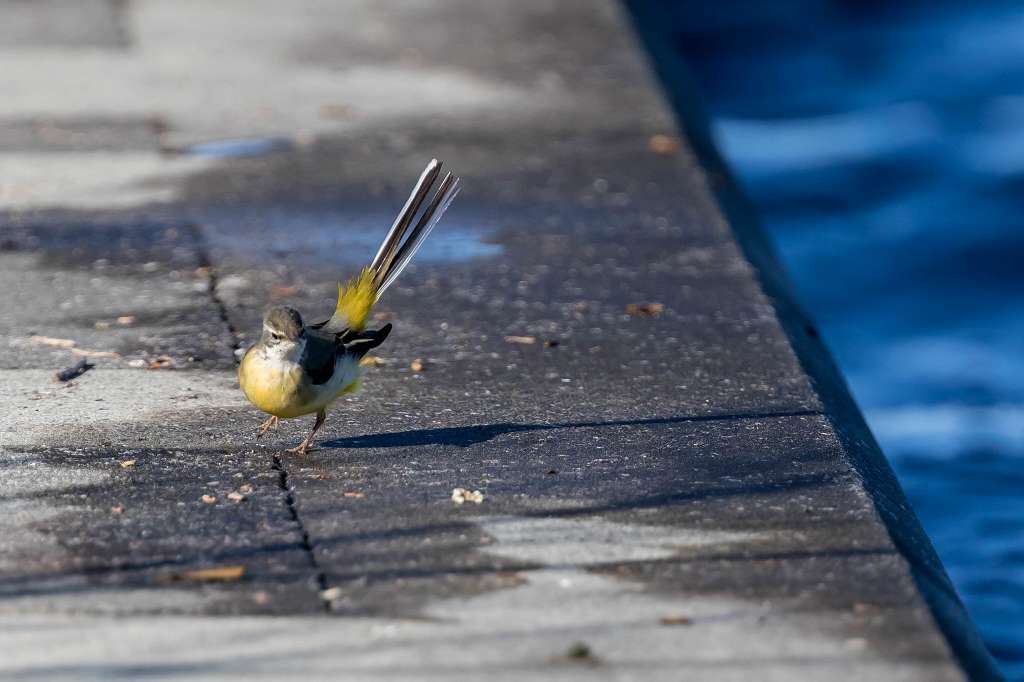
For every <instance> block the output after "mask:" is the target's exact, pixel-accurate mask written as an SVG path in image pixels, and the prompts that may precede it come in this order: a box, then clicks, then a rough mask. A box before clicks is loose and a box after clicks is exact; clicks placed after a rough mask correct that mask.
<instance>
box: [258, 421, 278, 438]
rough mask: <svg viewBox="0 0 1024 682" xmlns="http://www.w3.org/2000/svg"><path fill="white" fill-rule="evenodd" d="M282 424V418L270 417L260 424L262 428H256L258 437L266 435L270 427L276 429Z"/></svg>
mask: <svg viewBox="0 0 1024 682" xmlns="http://www.w3.org/2000/svg"><path fill="white" fill-rule="evenodd" d="M280 424H281V420H280V419H278V418H277V417H269V418H268V419H267V420H266V421H265V422H263V423H262V424H260V428H259V429H257V430H256V437H257V438H259V437H260V436H263V435H266V433H267V431H269V430H270V429H276V428H277V427H278V426H279V425H280Z"/></svg>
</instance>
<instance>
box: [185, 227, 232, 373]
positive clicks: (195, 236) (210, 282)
mask: <svg viewBox="0 0 1024 682" xmlns="http://www.w3.org/2000/svg"><path fill="white" fill-rule="evenodd" d="M187 229H188V230H189V231H190V232H191V233H192V241H193V243H194V244H195V251H196V262H197V263H198V267H200V268H205V270H206V273H207V274H206V276H207V280H206V282H207V289H206V292H207V294H209V296H210V300H211V301H212V302H213V305H214V307H215V308H216V309H217V314H218V315H219V316H220V319H221V321H222V322H224V326H225V327H227V330H228V334H229V335H230V336H231V357H232V358H234V361H235V364H236V365H237V364H238V363H239V362H241V358H240V357H239V356H238V351H239V350H240V349H241V347H242V336H241V334H239V333H238V329H236V328H235V325H234V324H233V323H232V322H231V317H230V316H229V315H228V307H227V304H225V303H224V301H223V299H221V297H220V296H219V295H218V294H217V282H218V279H219V277H218V275H217V269H216V268H215V267H214V265H213V261H212V260H211V258H210V253H209V249H208V248H207V245H206V237H205V236H204V235H203V231H202V230H201V229H200V228H199V226H198V225H196V224H195V223H189V224H188V226H187Z"/></svg>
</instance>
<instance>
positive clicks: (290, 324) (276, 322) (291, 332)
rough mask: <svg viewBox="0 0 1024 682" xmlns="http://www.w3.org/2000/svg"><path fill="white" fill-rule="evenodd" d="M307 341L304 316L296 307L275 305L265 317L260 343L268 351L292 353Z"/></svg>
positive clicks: (282, 353) (284, 353)
mask: <svg viewBox="0 0 1024 682" xmlns="http://www.w3.org/2000/svg"><path fill="white" fill-rule="evenodd" d="M305 342H306V328H305V326H304V325H303V324H302V316H301V315H299V312H298V311H297V310H295V309H294V308H289V307H287V306H274V307H273V308H270V309H269V310H268V311H267V314H266V315H264V317H263V336H262V337H261V338H260V343H262V344H263V346H264V347H265V348H266V349H267V350H268V352H275V353H280V354H281V355H287V354H290V353H291V352H292V351H294V350H295V349H296V348H299V349H300V350H301V347H302V346H304V345H305Z"/></svg>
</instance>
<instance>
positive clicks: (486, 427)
mask: <svg viewBox="0 0 1024 682" xmlns="http://www.w3.org/2000/svg"><path fill="white" fill-rule="evenodd" d="M821 414H822V413H821V412H820V411H819V410H792V411H787V412H733V413H727V414H702V415H684V416H677V417H652V418H647V419H617V420H609V421H578V422H558V423H550V424H545V423H537V424H521V423H515V422H499V423H497V424H474V425H471V426H449V427H444V428H436V429H412V430H409V431H390V432H386V433H375V434H368V435H364V436H350V437H348V438H334V439H332V440H328V441H324V442H322V443H321V447H327V448H356V449H359V448H402V447H414V446H417V445H454V446H456V447H461V448H468V447H471V446H473V445H478V444H480V443H486V442H488V441H490V440H493V439H494V438H497V437H498V436H503V435H505V434H508V433H520V432H524V431H553V430H557V429H582V428H601V427H617V426H658V425H663V424H686V423H694V422H714V421H735V420H743V419H771V418H774V417H807V416H820V415H821Z"/></svg>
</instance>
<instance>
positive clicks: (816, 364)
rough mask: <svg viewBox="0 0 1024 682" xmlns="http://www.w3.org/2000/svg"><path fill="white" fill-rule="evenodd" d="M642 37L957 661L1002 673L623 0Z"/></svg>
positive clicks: (668, 69) (644, 19)
mask: <svg viewBox="0 0 1024 682" xmlns="http://www.w3.org/2000/svg"><path fill="white" fill-rule="evenodd" d="M624 5H625V8H626V10H627V12H626V13H627V14H628V15H629V16H630V18H631V19H632V21H633V24H634V27H635V28H636V32H637V34H638V38H639V41H640V42H641V43H642V44H643V45H644V47H646V49H647V56H648V59H649V61H650V62H651V65H652V67H653V69H654V72H655V74H656V75H657V77H658V79H659V81H660V82H661V84H662V86H663V90H664V94H665V97H666V98H667V100H668V102H669V104H670V105H671V107H672V110H673V112H674V114H675V117H676V121H677V124H678V125H679V127H680V129H681V130H682V132H683V133H684V135H685V136H686V137H687V140H688V142H689V144H690V147H691V149H692V150H693V153H694V154H695V155H696V157H697V161H698V162H699V164H700V166H701V167H702V168H703V170H704V172H705V174H706V176H707V185H708V190H709V191H710V192H711V194H712V195H713V196H714V198H715V200H716V202H717V204H718V208H719V210H720V211H721V213H722V215H723V217H724V219H725V220H726V221H727V222H728V224H729V227H730V229H731V230H732V232H733V234H734V235H735V237H736V240H737V242H738V243H739V246H740V248H741V249H742V251H743V253H744V255H745V256H746V258H747V259H748V260H749V261H750V264H751V265H752V266H753V267H754V269H755V270H756V271H757V277H758V280H759V283H760V285H761V287H762V289H763V290H764V292H765V294H766V295H767V296H768V298H769V299H770V300H771V302H772V305H773V306H774V308H775V311H776V315H777V317H778V319H779V323H780V324H781V326H782V328H783V330H784V331H785V333H786V336H787V337H788V338H789V341H790V345H791V346H792V348H793V351H794V353H795V354H796V356H797V358H798V360H799V362H800V365H801V367H802V368H803V369H804V371H805V372H806V373H807V375H808V376H809V378H810V380H811V382H812V384H813V386H814V389H815V391H816V392H817V393H818V396H819V398H820V399H821V402H822V404H823V406H824V408H825V415H826V417H827V418H828V419H829V421H830V422H831V423H832V425H833V427H834V428H835V430H836V433H837V434H838V436H839V439H840V442H841V443H842V445H843V449H844V451H845V453H846V455H847V456H848V457H849V459H850V463H851V465H852V466H853V468H854V470H855V471H856V472H857V473H858V475H859V476H860V478H861V480H862V482H863V485H864V488H865V490H866V491H867V493H868V494H869V495H870V497H871V499H872V501H873V502H874V505H875V509H876V510H877V512H878V514H879V516H880V518H881V519H882V521H883V523H884V524H885V526H886V529H887V531H888V533H889V536H890V538H891V539H892V542H893V544H894V545H895V546H896V549H897V550H898V551H899V553H900V554H901V555H902V556H903V557H904V559H905V560H906V561H907V563H908V565H909V568H910V571H911V574H912V576H913V578H914V581H915V583H916V584H917V587H918V589H919V590H920V592H921V595H922V597H923V598H924V600H925V602H926V603H927V604H928V607H929V609H930V610H931V613H932V616H933V617H934V619H935V622H936V624H937V625H938V627H939V629H940V630H941V631H942V633H943V635H944V636H945V638H946V641H947V642H948V643H949V646H950V649H951V650H952V652H953V654H954V656H955V657H956V659H957V661H958V662H959V664H960V665H961V667H962V668H963V670H964V672H965V673H966V674H967V675H968V676H969V677H970V678H971V679H972V680H1001V679H1003V676H1002V674H1001V673H1000V671H999V669H998V668H997V667H996V664H995V661H994V659H993V658H992V656H991V654H990V653H989V652H988V649H987V648H986V646H985V643H984V641H983V640H982V638H981V634H980V633H979V632H978V629H977V627H976V626H975V624H974V622H973V621H972V620H971V617H970V615H969V614H968V612H967V609H966V608H965V607H964V605H963V602H962V601H961V600H960V597H959V596H958V595H957V593H956V589H955V587H954V586H953V583H952V581H951V580H950V579H949V576H948V575H947V573H946V570H945V568H944V567H943V565H942V562H941V560H940V559H939V556H938V554H937V553H936V552H935V548H934V547H933V546H932V543H931V540H930V539H929V538H928V536H927V534H926V533H925V531H924V528H923V527H922V526H921V522H920V520H919V519H918V518H917V514H916V513H915V512H914V510H913V509H912V508H911V506H910V503H909V501H908V500H907V498H906V495H905V494H904V492H903V489H902V487H901V486H900V484H899V481H898V480H897V478H896V474H895V472H894V471H893V469H892V467H891V465H890V464H889V461H888V460H887V459H886V457H885V455H884V454H883V452H882V450H881V447H880V446H879V445H878V442H877V441H876V440H875V438H874V435H873V434H872V433H871V430H870V428H869V427H868V425H867V422H866V421H865V419H864V416H863V415H862V414H861V412H860V408H858V407H857V404H856V402H855V401H854V399H853V396H852V394H851V393H850V390H849V388H848V386H847V384H846V381H845V379H844V378H843V376H842V374H841V372H840V371H839V368H838V367H837V365H836V363H835V361H834V359H833V358H832V355H831V353H830V352H829V350H828V348H827V347H826V346H825V344H824V342H823V341H822V339H821V336H820V334H819V332H818V330H817V327H816V326H815V325H814V323H813V321H812V320H811V318H810V316H809V315H808V314H807V313H806V312H804V310H803V309H802V308H801V307H800V305H799V304H798V303H797V296H796V292H795V290H794V289H793V287H792V284H791V283H790V281H789V278H788V277H787V276H786V274H785V271H784V269H783V267H782V264H781V261H780V260H779V258H778V256H777V254H776V251H775V247H774V245H773V244H772V242H771V240H770V239H769V237H768V235H767V234H766V233H765V231H764V230H763V229H762V228H761V226H760V222H759V220H758V218H757V215H756V212H755V210H754V207H753V204H752V203H751V202H750V200H749V199H748V198H747V196H746V194H745V193H744V192H743V190H742V188H741V187H740V185H739V183H738V182H737V180H736V179H735V177H734V176H733V174H732V173H731V171H730V170H729V167H728V165H727V164H726V162H725V160H724V159H723V157H722V155H721V154H720V152H719V151H718V147H717V146H716V144H715V141H714V136H713V133H712V129H711V123H710V117H709V115H708V114H707V112H706V111H705V109H704V107H703V104H702V103H701V101H700V98H699V97H698V96H697V92H698V88H697V86H696V83H695V82H694V80H693V79H692V76H691V75H690V72H689V67H688V66H687V65H686V63H685V62H684V61H683V60H682V59H681V58H680V57H679V56H678V55H677V54H676V52H675V50H674V49H673V46H672V36H671V33H670V31H669V29H668V27H667V26H666V25H665V24H664V23H663V22H661V21H660V20H659V17H658V9H657V0H624Z"/></svg>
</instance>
